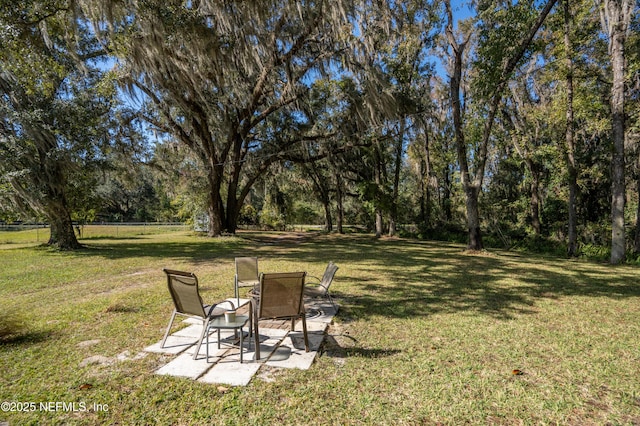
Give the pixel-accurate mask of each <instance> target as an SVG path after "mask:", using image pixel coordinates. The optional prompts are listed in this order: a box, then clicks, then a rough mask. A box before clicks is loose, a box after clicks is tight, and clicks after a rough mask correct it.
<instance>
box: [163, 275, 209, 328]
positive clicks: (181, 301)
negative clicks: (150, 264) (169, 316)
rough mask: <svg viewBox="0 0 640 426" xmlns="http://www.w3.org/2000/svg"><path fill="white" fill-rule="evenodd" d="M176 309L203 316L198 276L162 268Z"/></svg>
mask: <svg viewBox="0 0 640 426" xmlns="http://www.w3.org/2000/svg"><path fill="white" fill-rule="evenodd" d="M163 271H164V273H165V274H167V285H168V286H169V293H171V298H172V299H173V304H174V305H175V308H176V311H177V312H179V313H181V314H185V315H193V316H197V317H201V318H205V316H206V315H205V312H204V307H203V303H202V298H201V297H200V292H199V291H198V278H197V277H196V276H195V275H194V274H193V273H191V272H182V271H175V270H171V269H163Z"/></svg>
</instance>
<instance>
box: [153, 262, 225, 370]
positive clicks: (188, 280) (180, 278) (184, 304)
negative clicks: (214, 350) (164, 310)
mask: <svg viewBox="0 0 640 426" xmlns="http://www.w3.org/2000/svg"><path fill="white" fill-rule="evenodd" d="M163 271H164V273H165V274H166V275H167V286H168V287H169V293H171V298H172V299H173V304H174V307H175V309H174V310H173V314H171V320H170V321H169V326H168V327H167V331H166V332H165V333H164V337H163V338H162V342H161V343H160V347H161V348H163V347H164V345H165V343H166V341H167V337H169V333H170V332H171V326H172V325H173V321H174V320H175V318H176V315H182V316H186V317H189V318H195V319H198V320H200V321H202V333H201V334H200V338H199V339H198V346H197V347H196V351H195V353H194V354H193V359H197V357H198V352H200V346H202V340H203V339H204V337H205V335H206V333H207V330H208V328H209V322H210V321H211V320H213V319H214V318H216V317H218V316H222V315H224V313H225V311H227V310H228V309H229V308H224V307H222V306H220V305H221V304H223V303H228V304H229V305H230V309H235V306H234V304H233V302H231V301H229V300H224V301H221V302H219V303H217V304H213V305H205V304H204V303H203V302H202V297H200V292H199V290H198V278H197V277H196V276H195V274H193V273H191V272H182V271H175V270H171V269H163Z"/></svg>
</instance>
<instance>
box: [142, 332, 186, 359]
mask: <svg viewBox="0 0 640 426" xmlns="http://www.w3.org/2000/svg"><path fill="white" fill-rule="evenodd" d="M195 340H197V338H196V339H195ZM195 340H194V338H193V337H185V336H174V335H171V336H169V337H167V341H166V342H165V345H164V348H161V347H160V343H162V341H159V342H157V343H154V344H153V345H151V346H147V347H146V348H144V351H145V352H153V353H159V354H170V355H177V354H179V353H182V352H184V351H185V350H186V349H188V348H189V347H191V346H193V345H194V344H195V343H196V342H195Z"/></svg>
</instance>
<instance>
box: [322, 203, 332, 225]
mask: <svg viewBox="0 0 640 426" xmlns="http://www.w3.org/2000/svg"><path fill="white" fill-rule="evenodd" d="M322 201H323V202H322V206H323V207H324V230H325V231H326V232H331V231H333V220H332V219H331V207H330V205H329V204H330V202H329V197H327V198H326V199H323V200H322Z"/></svg>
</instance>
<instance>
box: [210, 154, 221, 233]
mask: <svg viewBox="0 0 640 426" xmlns="http://www.w3.org/2000/svg"><path fill="white" fill-rule="evenodd" d="M220 170H221V167H219V166H212V169H211V170H210V171H209V173H208V174H207V175H208V176H207V177H208V181H209V200H208V204H209V210H208V214H209V232H208V235H209V236H210V237H219V236H220V235H221V234H222V231H223V227H224V224H225V210H224V206H223V204H222V198H221V197H220V185H221V183H222V175H221V171H220Z"/></svg>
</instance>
